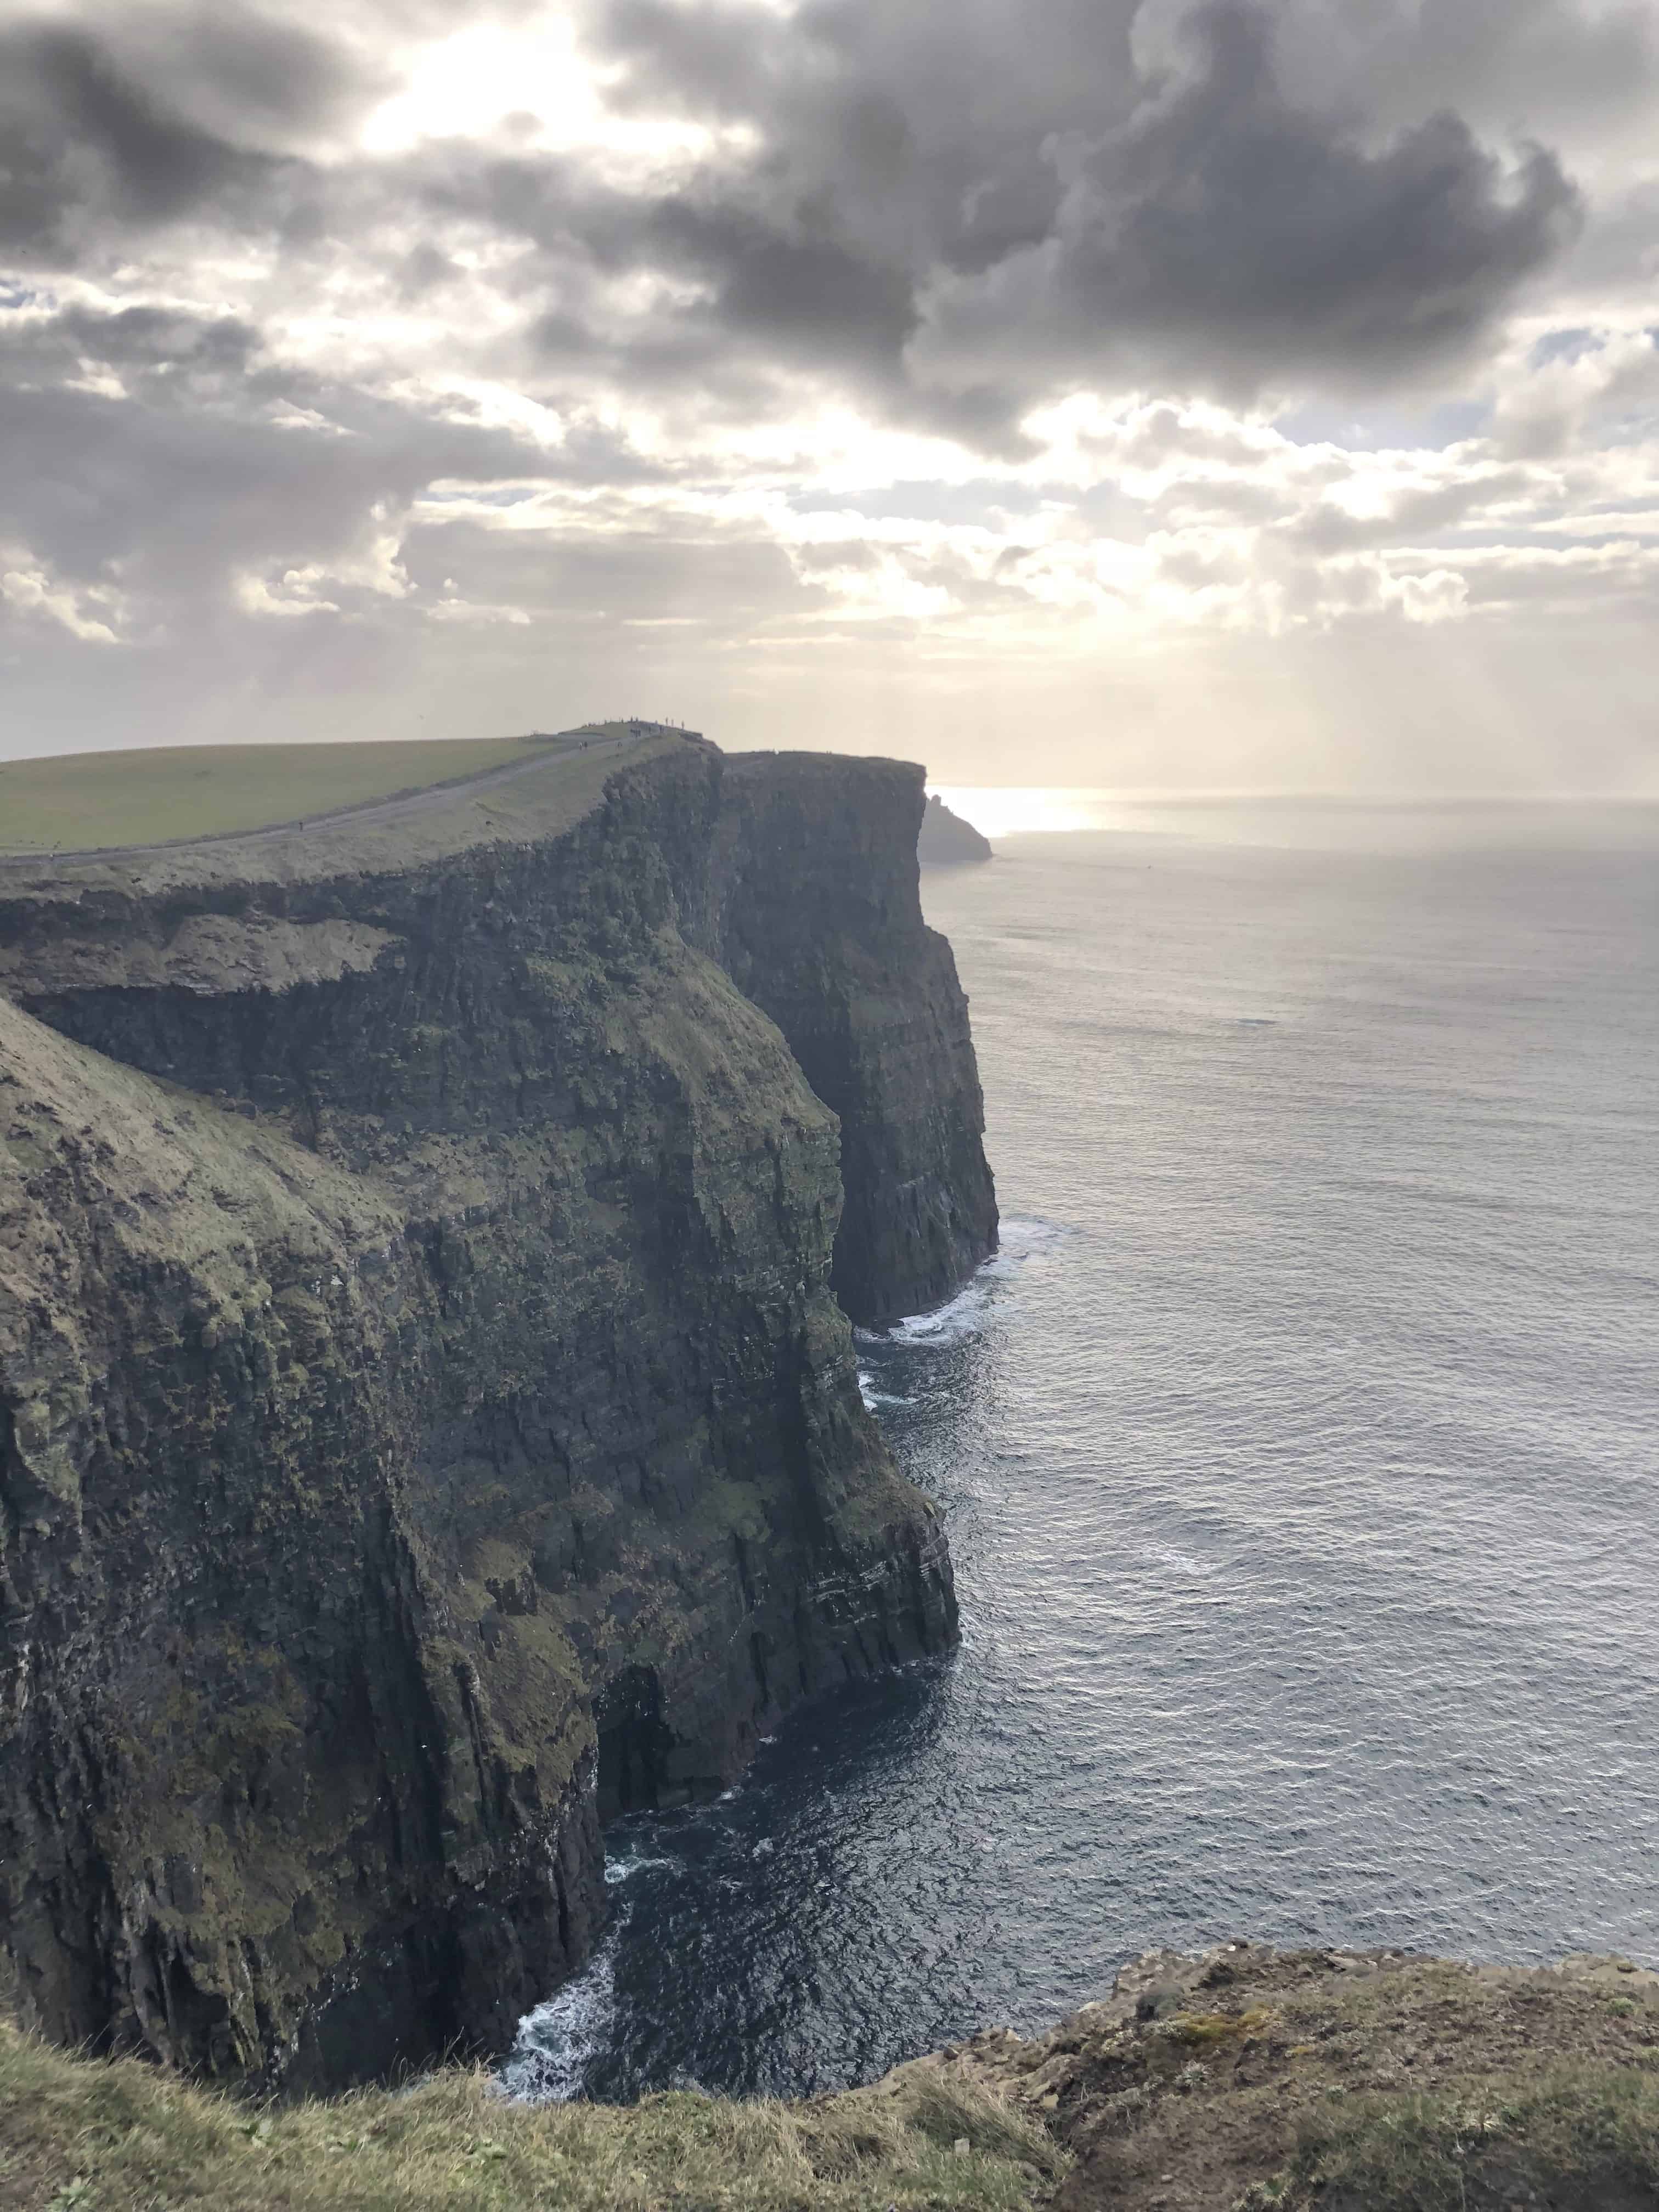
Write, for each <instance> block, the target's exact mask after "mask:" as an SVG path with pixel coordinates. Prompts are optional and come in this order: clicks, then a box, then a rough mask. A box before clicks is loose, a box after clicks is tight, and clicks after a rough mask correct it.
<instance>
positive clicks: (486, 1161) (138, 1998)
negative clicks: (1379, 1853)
mask: <svg viewBox="0 0 1659 2212" xmlns="http://www.w3.org/2000/svg"><path fill="white" fill-rule="evenodd" d="M581 775H586V776H587V777H588V781H589V782H590V783H591V784H592V790H591V792H588V793H587V794H586V796H585V797H582V798H581V799H580V804H576V803H573V801H572V799H571V779H572V777H576V778H578V779H579V778H580V776H581ZM561 777H563V778H564V781H562V782H561V781H560V779H561ZM461 804H462V802H460V801H459V800H458V801H457V802H456V805H457V808H458V810H459V807H460V805H461ZM496 804H497V805H499V808H500V811H499V813H498V814H497V815H496V816H495V817H493V818H492V820H491V823H490V826H489V833H488V834H483V833H481V831H480V829H479V827H478V824H477V822H476V821H475V820H473V819H472V818H471V817H468V818H467V819H466V821H465V823H463V824H462V826H461V827H459V828H457V829H453V834H450V833H449V832H447V830H446V829H445V825H444V821H443V819H441V818H440V819H435V817H433V816H432V815H431V814H430V813H424V814H422V817H420V825H419V829H418V834H416V833H414V832H413V831H411V832H410V835H409V836H400V835H399V830H398V824H397V823H384V822H377V823H376V824H375V825H374V830H373V834H372V835H370V834H369V833H368V831H365V832H364V833H363V834H362V836H361V837H360V838H359V840H358V842H357V846H356V848H355V849H354V848H353V846H352V843H351V841H350V839H349V838H348V837H344V836H337V835H331V836H324V837H313V839H311V840H310V841H308V842H300V843H296V842H295V840H294V839H292V838H288V839H275V838H266V839H249V840H242V841H233V842H230V843H229V844H228V846H226V847H225V848H222V849H220V850H218V851H216V852H215V853H213V854H207V853H206V851H205V848H202V849H200V850H197V848H188V849H187V850H186V852H185V854H183V855H182V856H180V855H169V856H167V860H165V862H162V861H159V860H157V861H154V862H144V861H140V862H139V863H138V864H137V865H136V866H130V867H129V866H118V865H116V864H114V863H112V862H111V863H106V862H99V863H97V864H93V863H88V864H86V865H84V866H79V867H77V868H73V869H68V870H60V871H59V872H58V873H56V874H54V875H48V876H45V877H38V878H31V877H28V876H27V874H20V873H19V872H18V871H16V870H12V871H10V872H9V873H10V878H11V879H10V880H9V881H0V989H3V990H4V991H5V992H6V993H7V994H9V998H0V1504H3V1523H0V1534H3V1553H0V1615H3V1619H0V2001H3V2002H4V2004H5V2006H6V2008H8V2009H9V2011H10V2012H11V2013H12V2014H13V2015H15V2016H16V2017H17V2018H19V2019H21V2020H22V2021H25V2022H27V2023H30V2024H34V2025H38V2026H40V2027H42V2028H43V2029H44V2030H45V2031H46V2033H49V2034H52V2035H53V2036H55V2037H58V2038H61V2039H75V2040H81V2039H92V2040H94V2042H100V2041H101V2042H112V2043H115V2044H117V2045H131V2046H138V2047H144V2048H148V2049H149V2050H152V2051H155V2052H156V2053H158V2054H159V2055H161V2056H162V2057H166V2058H168V2059H170V2060H173V2061H175V2062H177V2063H183V2064H188V2065H192V2066H201V2067H205V2068H207V2069H210V2070H212V2071H214V2072H215V2073H217V2074H220V2075H228V2076H231V2077H237V2076H246V2077H252V2078H256V2079H260V2080H264V2081H276V2080H281V2081H285V2082H287V2083H289V2085H300V2084H332V2083H337V2082H340V2081H345V2080H349V2079H351V2078H355V2077H358V2076H362V2075H369V2074H375V2073H380V2072H382V2071H384V2070H385V2069H386V2068H387V2067H389V2066H391V2065H392V2064H394V2063H398V2062H399V2061H417V2060H419V2059H422V2058H423V2057H427V2056H428V2055H430V2054H432V2053H434V2052H435V2051H441V2050H442V2049H444V2048H445V2047H447V2046H448V2045H451V2044H452V2043H453V2042H455V2041H457V2040H459V2041H461V2042H463V2043H471V2044H473V2045H480V2046H484V2047H489V2046H497V2045H500V2044H501V2042H502V2041H503V2040H504V2039H506V2038H507V2036H508V2035H509V2034H510V2033H511V2030H512V2027H513V2022H514V2021H515V2020H516V2018H517V2016H518V2015H519V2014H520V2012H521V2011H522V2010H523V2009H524V2008H525V2007H526V2005H527V2004H528V2003H530V2002H532V2001H534V1999H536V1998H537V1997H538V1996H541V1995H543V1994H544V1993H545V1992H546V1990H548V1989H550V1987H552V1986H553V1985H554V1984H556V1982H557V1981H558V1980H559V1979H561V1978H562V1977H563V1975H565V1974H566V1973H568V1972H570V1971H572V1970H573V1969H574V1967H575V1966H578V1965H579V1964H580V1961H581V1960H582V1959H583V1957H584V1956H585V1955H586V1952H587V1950H588V1949H589V1948H590V1947H591V1943H592V1939H593V1936H594V1934H595V1931H596V1929H597V1928H598V1925H599V1920H600V1917H601V1916H602V1911H603V1888H602V1881H601V1878H600V1876H601V1865H602V1861H601V1854H600V1850H599V1822H600V1820H602V1819H603V1818H604V1817H605V1816H606V1815H607V1814H609V1813H611V1811H614V1810H617V1809H621V1808H627V1807H629V1806H633V1805H639V1804H647V1803H653V1802H654V1803H662V1802H673V1801H674V1800H675V1799H676V1798H677V1797H681V1796H685V1795H688V1794H693V1793H696V1792H698V1791H700V1790H706V1789H711V1788H714V1787H716V1786H718V1785H720V1784H722V1783H723V1782H725V1781H726V1780H727V1779H729V1778H731V1777H732V1775H733V1774H734V1773H735V1772H736V1771H738V1769H739V1768H740V1767H741V1765H742V1764H743V1763H744V1759H745V1758H746V1757H747V1755H748V1753H749V1752H750V1748H751V1747H752V1745H753V1743H754V1741H755V1739H756V1736H757V1733H758V1732H759V1731H761V1730H762V1729H764V1728H765V1727H766V1726H767V1725H768V1724H769V1722H770V1721H771V1720H772V1719H773V1718H775V1716H776V1715H777V1714H778V1713H779V1712H781V1711H782V1710H783V1709H784V1708H786V1707H787V1706H788V1705H790V1704H792V1703H793V1702H794V1701H795V1700H797V1699H799V1698H800V1697H801V1696H803V1695H805V1694H807V1693H810V1692H814V1691H816V1690H817V1689H819V1688H821V1687H823V1686H828V1685H829V1684H831V1683H833V1682H835V1681H836V1680H842V1679H845V1678H846V1677H847V1676H848V1675H849V1674H860V1673H863V1672H866V1671H867V1670H869V1669H871V1668H875V1667H878V1666H881V1665H884V1664H889V1663H892V1662H899V1661H903V1660H906V1659H908V1658H912V1657H915V1656H919V1655H921V1654H924V1653H927V1652H933V1651H939V1650H943V1649H944V1648H945V1647H946V1646H947V1645H948V1644H950V1642H951V1640H952V1638H953V1637H954V1632H955V1607H954V1602H953V1599H952V1595H951V1576H950V1565H949V1559H948V1555H947V1553H946V1548H945V1541H944V1536H943V1533H942V1531H941V1528H940V1527H939V1522H938V1518H937V1516H936V1514H935V1512H934V1510H933V1508H932V1507H931V1506H930V1505H929V1504H928V1503H927V1501H926V1500H924V1499H923V1498H921V1497H920V1496H919V1494H918V1493H917V1492H915V1491H914V1490H913V1489H912V1488H911V1487H910V1486H908V1484H907V1483H906V1482H905V1481H904V1480H903V1479H902V1477H901V1476H900V1475H899V1474H898V1472H897V1470H896V1468H895V1466H894V1465H893V1463H892V1462H891V1460H890V1456H889V1455H888V1454H887V1452H886V1450H885V1449H884V1446H883V1444H882V1443H881V1441H880V1438H879V1436H878V1433H877V1431H875V1429H874V1428H873V1426H872V1424H871V1422H870V1420H869V1419H868V1417H867V1415H866V1413H865V1411H864V1408H863V1407H862V1404H861V1402H860V1398H859V1394H858V1389H857V1382H856V1370H855V1368H854V1361H853V1356H852V1348H851V1342H850V1336H849V1331H848V1322H847V1319H846V1316H845V1314H844V1313H843V1311H842V1308H841V1307H840V1306H839V1305H838V1304H837V1303H836V1298H835V1297H834V1296H833V1294H832V1291H831V1287H830V1275H831V1266H832V1256H833V1257H834V1260H835V1264H836V1270H837V1275H838V1279H839V1278H840V1277H842V1276H844V1278H845V1280H846V1281H847V1283H848V1297H849V1302H850V1303H851V1304H852V1305H853V1307H854V1310H855V1311H859V1312H860V1313H863V1314H878V1313H882V1312H886V1311H890V1310H902V1309H904V1308H905V1307H907V1306H913V1305H915V1304H921V1303H923V1302H925V1301H926V1300H927V1298H929V1297H936V1296H944V1295H947V1294H948V1292H949V1291H950V1290H951V1288H953V1287H954V1285H955V1283H956V1282H957V1281H958V1280H959V1279H961V1275H962V1273H963V1272H964V1271H965V1269H966V1268H967V1267H969V1266H970V1265H971V1264H972V1263H973V1261H975V1260H976V1259H977V1258H979V1257H980V1256H982V1254H983V1252H984V1251H985V1250H986V1249H988V1247H989V1243H990V1242H991V1241H992V1239H993V1238H994V1220H995V1216H994V1206H993V1204H992V1200H991V1194H990V1184H989V1178H988V1176H987V1175H986V1173H985V1171H984V1164H983V1158H982V1155H981V1154H980V1152H979V1148H978V1130H979V1127H980V1122H979V1099H978V1088H977V1084H976V1081H975V1078H974V1072H973V1063H972V1052H971V1046H970V1045H969V1041H968V1035H967V1024H966V1013H965V1007H964V1006H963V1000H962V997H961V994H960V992H959V990H957V987H956V982H955V976H954V971H953V970H952V969H951V965H950V957H949V952H948V949H946V948H945V947H944V946H943V945H942V941H941V940H939V939H933V938H931V937H930V936H929V935H928V934H927V933H926V932H925V931H923V929H922V927H921V917H920V913H919V910H918V908H917V905H916V897H915V856H914V839H915V820H916V818H917V817H919V815H920V811H921V777H920V773H919V771H916V770H913V769H902V768H899V767H897V766H896V765H895V764H893V763H854V762H838V763H827V762H817V763H807V764H805V765H804V766H802V767H799V768H797V767H795V766H793V764H788V763H772V764H770V765H768V764H767V763H753V764H751V763H741V764H739V763H725V762H723V761H722V759H721V757H720V755H719V754H718V753H716V752H715V751H714V749H713V748H710V747H705V746H702V745H698V744H690V743H679V742H670V741H664V740H653V742H652V743H650V744H644V745H641V746H638V747H635V748H634V750H633V751H632V752H631V753H629V755H628V756H627V757H624V758H623V759H622V760H621V761H620V762H619V763H616V764H607V769H606V773H605V775H604V776H603V777H602V778H601V777H599V775H597V773H596V772H594V771H593V769H592V763H591V762H589V763H585V764H579V766H578V767H577V768H576V769H571V770H570V771H569V773H568V774H567V773H566V771H565V770H564V769H561V768H560V767H559V766H558V765H557V764H555V765H552V766H550V767H549V768H547V769H545V770H538V771H536V773H535V774H534V775H532V776H530V777H528V778H527V779H526V780H525V781H523V782H522V783H520V784H519V785H517V786H515V787H514V790H513V793H509V794H506V795H504V796H503V797H502V798H501V799H500V800H498V801H497V802H496ZM906 806H908V809H909V831H908V835H909V839H910V848H909V850H908V852H906V851H905V849H904V848H903V843H902V830H901V832H900V833H898V834H897V836H896V834H895V832H894V829H893V827H892V822H891V819H890V817H891V815H892V813H893V811H894V809H895V808H896V807H897V808H899V809H900V810H901V811H902V809H903V808H904V807H906ZM815 809H828V810H829V818H830V819H831V820H832V822H833V828H832V829H831V830H830V831H829V832H828V833H824V834H821V829H820V828H818V827H815V825H814V821H813V819H812V816H813V811H814V810H815ZM455 819H456V820H459V812H458V814H457V816H456V817H455ZM452 827H453V825H452ZM404 848H409V849H408V850H405V849H404ZM813 927H818V928H820V929H821V930H822V932H823V941H822V944H821V945H820V946H819V948H818V950H817V951H816V952H815V951H813V949H812V945H811V930H812V928H813ZM767 939H769V940H770V941H769V944H768V942H767V941H766V940H767ZM907 959H908V960H909V961H910V963H911V964H910V966H909V969H908V973H907V969H906V965H905V963H906V961H907ZM722 963H724V964H722ZM734 976H735V977H736V979H737V981H736V982H735V983H734V981H733V977H734ZM738 986H741V987H738ZM780 1031H781V1032H782V1034H780ZM786 1038H787V1039H788V1042H786ZM791 1045H793V1048H794V1049H793V1052H792V1051H791V1049H790V1046H791ZM803 1070H805V1073H803ZM809 1079H810V1080H809ZM826 1101H828V1102H829V1103H826ZM832 1105H833V1106H835V1107H836V1108H837V1109H838V1110H839V1111H840V1112H841V1113H842V1116H843V1127H842V1132H841V1133H840V1136H839V1139H838V1132H837V1125H836V1118H835V1115H834V1114H833V1113H832V1112H831V1111H830V1110H829V1107H830V1106H832ZM838 1158H839V1160H840V1161H841V1162H842V1168H841V1170H840V1171H839V1172H838ZM843 1174H844V1176H845V1179H846V1182H847V1186H848V1207H847V1221H848V1228H849V1231H851V1230H852V1225H854V1224H855V1223H858V1224H860V1226H859V1227H858V1229H857V1231H856V1233H855V1234H854V1235H852V1236H851V1237H850V1241H849V1237H847V1236H844V1237H843V1240H842V1245H841V1247H840V1248H839V1249H837V1246H836V1232H837V1228H838V1226H839V1225H840V1224H841V1221H842V1176H843ZM878 1218H880V1219H881V1222H882V1225H881V1227H880V1229H879V1231H878V1230H876V1229H875V1228H874V1227H872V1226H864V1224H872V1223H874V1222H875V1221H876V1220H877V1219H878ZM884 1269H886V1270H887V1271H888V1272H887V1273H883V1270H884Z"/></svg>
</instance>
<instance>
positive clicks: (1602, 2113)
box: [1287, 2066, 1659, 2212]
mask: <svg viewBox="0 0 1659 2212" xmlns="http://www.w3.org/2000/svg"><path fill="white" fill-rule="evenodd" d="M1287 2175H1288V2179H1289V2182H1290V2184H1291V2194H1292V2195H1293V2196H1294V2197H1296V2198H1297V2199H1298V2200H1299V2201H1302V2202H1311V2201H1312V2200H1313V2199H1315V2198H1317V2199H1318V2201H1319V2202H1320V2203H1322V2205H1325V2206H1328V2207H1331V2208H1334V2212H1336V2208H1343V2207H1348V2206H1352V2207H1358V2206H1364V2208H1365V2212H1466V2208H1471V2207H1474V2206H1475V2205H1477V2204H1480V2203H1488V2202H1490V2203H1508V2202H1510V2201H1511V2200H1516V2201H1518V2200H1520V2199H1521V2198H1522V2197H1528V2196H1533V2195H1541V2196H1543V2197H1546V2198H1547V2200H1548V2201H1549V2202H1551V2203H1554V2204H1556V2205H1558V2206H1559V2207H1562V2208H1564V2212H1565V2208H1572V2207H1580V2208H1583V2212H1591V2208H1595V2207H1600V2206H1601V2205H1602V2204H1604V2203H1607V2201H1609V2199H1610V2197H1613V2195H1615V2194H1620V2193H1624V2192H1628V2193H1630V2194H1631V2195H1633V2196H1634V2197H1637V2198H1638V2199H1641V2200H1646V2201H1652V2199H1653V2198H1654V2197H1656V2195H1659V2082H1656V2081H1654V2079H1653V2078H1652V2076H1651V2075H1648V2074H1645V2073H1638V2072H1636V2071H1634V2070H1628V2069H1620V2070H1614V2069H1608V2068H1605V2067H1595V2066H1561V2067H1558V2068H1555V2069H1552V2070H1551V2071H1549V2072H1547V2073H1544V2074H1540V2075H1532V2076H1529V2077H1526V2078H1524V2079H1516V2078H1515V2077H1504V2076H1499V2077H1496V2078H1493V2079H1489V2080H1486V2081H1470V2082H1466V2083H1463V2084H1462V2085H1460V2087H1458V2088H1457V2089H1456V2090H1455V2092H1453V2091H1448V2092H1443V2093H1430V2094H1425V2095H1418V2096H1410V2097H1391V2098H1387V2099H1379V2098H1375V2097H1367V2098H1358V2097H1356V2098H1352V2099H1350V2100H1346V2102H1345V2104H1344V2105H1343V2106H1342V2108H1341V2109H1340V2112H1335V2113H1331V2114H1321V2115H1319V2116H1318V2117H1316V2118H1313V2119H1311V2120H1310V2121H1309V2122H1307V2123H1306V2124H1304V2128H1303V2130H1302V2131H1301V2133H1300V2136H1299V2138H1298V2141H1297V2147H1296V2150H1295V2153H1294V2154H1293V2156H1292V2158H1291V2162H1290V2165H1289V2167H1288V2169H1287Z"/></svg>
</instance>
